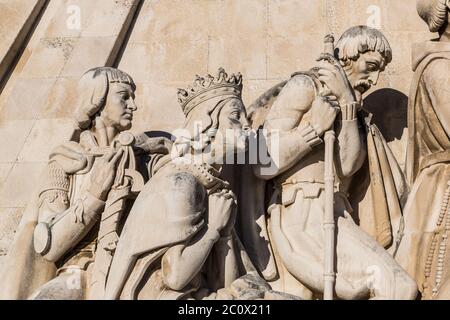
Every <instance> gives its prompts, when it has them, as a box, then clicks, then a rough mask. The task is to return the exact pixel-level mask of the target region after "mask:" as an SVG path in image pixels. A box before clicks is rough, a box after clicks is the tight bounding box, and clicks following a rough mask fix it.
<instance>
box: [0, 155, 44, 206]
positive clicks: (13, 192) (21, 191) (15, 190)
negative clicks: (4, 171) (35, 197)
mask: <svg viewBox="0 0 450 320" xmlns="http://www.w3.org/2000/svg"><path fill="white" fill-rule="evenodd" d="M46 165H47V162H24V163H16V164H15V165H14V166H13V168H12V170H11V172H10V173H9V175H8V177H7V179H6V180H5V182H4V183H3V187H2V188H1V189H0V207H7V208H13V207H25V206H26V204H27V203H28V201H30V195H31V194H32V193H33V192H34V191H35V189H36V187H37V186H38V185H39V176H40V175H41V173H42V170H43V169H44V167H45V166H46Z"/></svg>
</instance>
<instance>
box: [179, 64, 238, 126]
mask: <svg viewBox="0 0 450 320" xmlns="http://www.w3.org/2000/svg"><path fill="white" fill-rule="evenodd" d="M241 96H242V75H241V74H240V73H237V74H232V75H231V76H228V74H227V73H226V72H225V70H224V69H223V68H219V70H218V72H217V75H216V77H213V76H211V75H210V74H208V75H207V76H206V77H200V76H199V75H197V76H196V78H195V80H194V83H193V85H189V86H188V87H187V88H186V89H178V102H179V103H180V105H181V109H182V110H183V113H184V115H185V116H186V117H187V116H188V114H189V113H190V112H191V111H192V110H193V109H194V108H195V107H196V106H198V105H200V104H201V103H203V102H205V101H208V100H210V99H213V98H217V97H221V98H224V99H225V98H232V97H236V98H239V99H240V98H241Z"/></svg>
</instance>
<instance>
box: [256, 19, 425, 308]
mask: <svg viewBox="0 0 450 320" xmlns="http://www.w3.org/2000/svg"><path fill="white" fill-rule="evenodd" d="M391 59H392V52H391V48H390V46H389V43H388V41H387V39H386V38H385V37H384V36H383V35H382V34H381V32H379V31H378V30H375V29H371V28H368V27H365V26H358V27H353V28H351V29H349V30H347V31H346V32H345V33H344V34H343V35H342V37H341V38H340V40H339V41H338V42H337V46H336V50H335V56H333V55H331V54H323V55H322V56H321V57H320V59H319V61H320V62H319V64H318V66H317V67H316V68H313V69H311V70H310V71H309V72H297V73H295V74H294V75H293V76H292V78H291V79H290V80H289V81H287V83H286V84H281V85H280V87H282V89H281V92H280V93H279V95H278V96H277V98H276V100H275V101H274V102H273V105H271V106H270V110H269V111H268V114H267V116H266V118H265V123H264V129H267V130H268V132H267V135H266V136H267V144H268V147H269V153H270V156H271V157H272V163H271V166H272V168H271V169H272V171H271V172H270V173H267V172H266V173H264V171H263V169H266V170H268V169H270V168H268V167H267V166H261V165H260V166H255V173H256V174H257V176H259V177H260V178H262V179H265V180H270V181H271V183H273V185H274V189H275V192H274V193H273V195H272V200H271V204H270V206H269V210H268V214H269V221H268V224H269V236H270V240H271V244H272V249H273V251H274V253H273V254H274V259H275V262H276V266H277V272H278V277H277V278H273V275H272V278H273V279H274V280H273V282H272V283H271V284H272V286H273V288H275V289H276V290H280V291H284V292H288V293H290V294H295V295H298V296H301V297H305V298H312V297H321V296H322V294H323V291H324V282H323V277H324V253H323V251H324V250H323V248H324V246H325V243H324V231H323V222H324V220H323V219H324V217H323V216H324V205H325V204H324V186H325V181H324V144H323V135H324V133H325V132H326V131H327V130H330V129H332V128H333V127H334V129H335V131H336V138H337V139H336V143H335V147H334V149H335V155H334V159H335V161H334V169H335V181H336V183H335V187H334V188H335V192H334V216H335V223H336V226H337V231H336V260H337V263H336V268H337V276H336V284H335V295H336V296H337V298H339V299H364V298H375V299H414V298H415V296H416V293H417V288H416V284H415V282H414V281H413V279H411V278H410V277H409V276H408V274H407V273H406V272H405V271H404V270H403V269H402V268H401V267H400V266H399V265H398V264H397V263H396V262H395V261H394V259H393V257H392V256H391V255H390V254H389V253H388V252H387V251H386V250H385V248H391V250H395V248H396V245H397V240H398V231H399V230H400V226H401V220H402V214H401V201H400V200H401V198H402V194H403V192H404V191H405V185H404V181H403V176H402V173H401V170H400V169H399V167H398V165H397V163H396V162H395V159H394V157H393V156H392V154H391V152H390V150H389V148H388V146H387V144H386V142H385V141H384V139H383V137H382V135H381V133H380V132H379V130H378V129H377V127H376V126H375V125H373V124H372V123H371V121H370V118H371V117H370V115H369V114H368V113H367V112H365V111H364V109H363V108H362V95H363V94H364V93H365V92H366V91H367V90H368V89H369V88H370V87H371V86H372V85H375V84H376V83H377V81H378V77H379V74H380V72H382V71H383V70H384V68H385V67H386V65H387V64H388V63H390V62H391ZM272 91H273V92H275V91H279V90H278V87H277V88H275V89H274V90H272ZM272 91H271V93H272ZM262 99H263V100H265V101H266V102H267V101H269V100H270V97H267V96H264V97H263V98H262ZM258 104H260V105H264V103H256V104H255V105H258ZM255 117H256V115H255ZM273 135H279V140H278V143H276V144H273V141H277V140H276V139H275V140H273V139H272V138H273ZM358 224H359V225H360V226H358ZM363 230H365V231H366V232H365V231H363ZM374 275H375V277H374ZM326 276H330V275H326ZM304 286H305V287H306V288H307V289H309V290H305V287H304ZM310 292H312V295H311V293H310Z"/></svg>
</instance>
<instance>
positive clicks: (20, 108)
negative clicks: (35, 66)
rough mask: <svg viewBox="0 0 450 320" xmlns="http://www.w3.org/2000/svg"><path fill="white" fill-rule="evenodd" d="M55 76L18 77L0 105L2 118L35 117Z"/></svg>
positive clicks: (29, 118)
mask: <svg viewBox="0 0 450 320" xmlns="http://www.w3.org/2000/svg"><path fill="white" fill-rule="evenodd" d="M55 81H56V78H48V79H39V78H35V79H18V80H17V82H16V83H15V85H14V87H13V89H12V91H11V93H10V95H9V96H8V98H7V101H6V103H4V104H2V105H0V108H1V113H2V116H1V118H2V119H3V120H5V121H6V120H31V119H36V117H37V116H38V115H39V114H40V110H42V106H43V104H44V102H45V101H46V100H47V98H48V96H49V93H50V90H51V88H52V86H53V85H54V83H55Z"/></svg>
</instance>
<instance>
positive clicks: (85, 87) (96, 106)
mask: <svg viewBox="0 0 450 320" xmlns="http://www.w3.org/2000/svg"><path fill="white" fill-rule="evenodd" d="M117 82H118V83H125V84H128V85H130V86H131V87H132V88H133V91H134V90H136V85H135V83H134V81H133V79H132V78H131V76H130V75H128V74H127V73H125V72H123V71H121V70H119V69H115V68H109V67H98V68H93V69H91V70H89V71H87V72H86V73H85V74H84V75H83V76H82V77H81V79H80V82H79V85H78V95H79V98H80V100H79V105H78V108H77V110H76V112H75V122H76V125H77V127H79V128H80V129H82V130H85V129H89V128H90V126H91V125H92V120H94V117H95V115H96V114H97V113H98V112H100V111H101V110H102V109H103V107H104V106H105V103H106V97H107V95H108V90H109V84H110V83H117Z"/></svg>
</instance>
